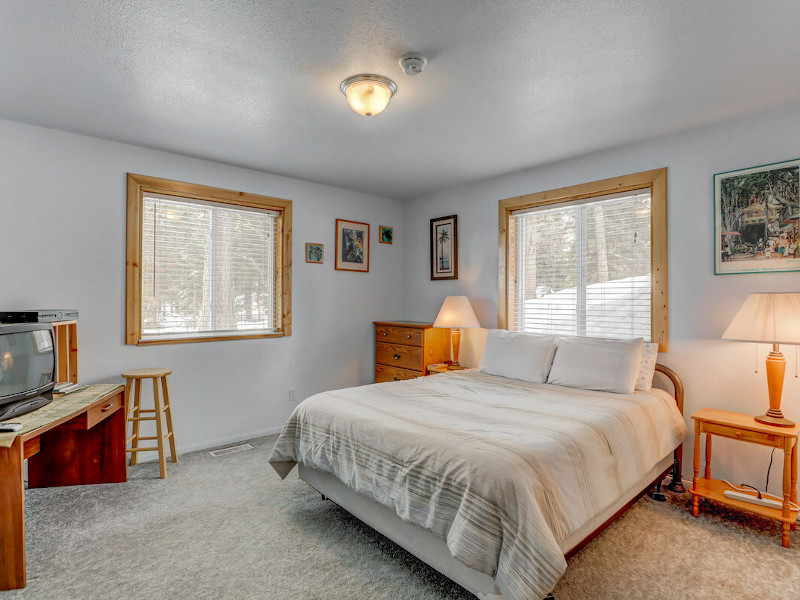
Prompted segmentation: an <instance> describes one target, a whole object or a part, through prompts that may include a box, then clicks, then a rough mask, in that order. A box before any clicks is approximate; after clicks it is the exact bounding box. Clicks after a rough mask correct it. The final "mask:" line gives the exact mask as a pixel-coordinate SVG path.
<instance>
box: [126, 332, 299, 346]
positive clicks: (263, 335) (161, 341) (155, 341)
mask: <svg viewBox="0 0 800 600" xmlns="http://www.w3.org/2000/svg"><path fill="white" fill-rule="evenodd" d="M287 335H288V334H286V333H284V332H282V331H279V332H276V333H254V334H244V335H211V336H206V337H186V338H164V339H147V340H139V341H138V342H135V344H136V345H137V346H157V345H161V344H191V343H194V342H222V341H230V340H253V339H258V338H276V337H287Z"/></svg>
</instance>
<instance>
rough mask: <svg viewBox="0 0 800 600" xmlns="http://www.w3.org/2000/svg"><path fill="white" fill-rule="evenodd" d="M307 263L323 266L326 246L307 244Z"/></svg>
mask: <svg viewBox="0 0 800 600" xmlns="http://www.w3.org/2000/svg"><path fill="white" fill-rule="evenodd" d="M306 262H307V263H315V264H318V265H321V264H322V263H324V262H325V245H324V244H315V243H313V242H308V243H306Z"/></svg>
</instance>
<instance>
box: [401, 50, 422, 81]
mask: <svg viewBox="0 0 800 600" xmlns="http://www.w3.org/2000/svg"><path fill="white" fill-rule="evenodd" d="M427 64H428V59H427V58H425V57H424V56H422V54H417V53H416V52H409V53H408V54H404V55H403V56H401V57H400V67H401V68H402V69H403V72H404V73H405V74H406V75H412V76H413V75H419V74H420V73H422V72H423V71H424V70H425V65H427Z"/></svg>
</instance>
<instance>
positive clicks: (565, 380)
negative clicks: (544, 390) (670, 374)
mask: <svg viewBox="0 0 800 600" xmlns="http://www.w3.org/2000/svg"><path fill="white" fill-rule="evenodd" d="M641 361H642V338H636V339H634V340H606V339H602V338H585V337H563V338H560V339H559V340H558V350H557V351H556V356H555V358H554V359H553V368H552V369H550V375H549V376H548V377H547V383H553V384H555V385H565V386H567V387H574V388H581V389H584V390H597V391H600V392H616V393H618V394H632V393H633V389H634V386H635V385H636V380H637V378H638V377H639V364H640V363H641Z"/></svg>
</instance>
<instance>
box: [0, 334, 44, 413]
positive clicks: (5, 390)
mask: <svg viewBox="0 0 800 600" xmlns="http://www.w3.org/2000/svg"><path fill="white" fill-rule="evenodd" d="M55 368H56V364H55V353H54V352H53V333H52V331H51V330H47V329H40V330H35V331H22V332H19V333H9V334H6V335H0V402H2V401H3V397H6V396H13V395H15V394H20V393H22V392H26V391H28V390H35V389H37V388H40V387H42V386H44V385H47V384H48V383H51V382H52V381H54V377H55Z"/></svg>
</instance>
